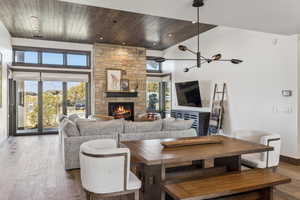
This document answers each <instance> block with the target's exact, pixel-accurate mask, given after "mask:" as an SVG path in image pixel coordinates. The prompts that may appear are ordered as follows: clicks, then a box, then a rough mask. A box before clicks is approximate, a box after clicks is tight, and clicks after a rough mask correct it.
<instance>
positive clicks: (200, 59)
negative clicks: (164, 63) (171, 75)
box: [177, 0, 243, 72]
mask: <svg viewBox="0 0 300 200" xmlns="http://www.w3.org/2000/svg"><path fill="white" fill-rule="evenodd" d="M202 6H204V2H203V0H194V2H193V7H195V8H197V42H198V44H197V45H198V46H197V52H195V51H193V50H191V49H189V48H188V47H186V46H184V45H179V46H178V48H179V50H181V51H188V52H190V53H192V54H194V55H196V57H197V59H196V60H197V65H195V66H192V67H187V68H185V69H184V72H188V71H189V70H190V69H192V68H196V67H197V68H201V65H202V64H204V63H211V62H217V61H218V62H231V63H232V64H240V63H241V62H243V61H242V60H239V59H221V58H222V54H216V55H214V56H212V57H211V58H205V57H204V56H202V55H201V52H200V15H199V13H200V7H202ZM177 60H181V59H177ZM182 60H188V59H182Z"/></svg>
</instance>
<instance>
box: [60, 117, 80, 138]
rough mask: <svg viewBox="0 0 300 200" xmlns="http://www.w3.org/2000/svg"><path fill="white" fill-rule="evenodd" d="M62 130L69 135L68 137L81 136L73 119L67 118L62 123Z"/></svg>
mask: <svg viewBox="0 0 300 200" xmlns="http://www.w3.org/2000/svg"><path fill="white" fill-rule="evenodd" d="M62 131H63V132H64V133H65V134H66V135H67V136H68V137H76V136H80V133H79V131H78V129H77V127H76V124H75V123H74V122H72V121H71V120H68V119H65V120H64V122H63V125H62Z"/></svg>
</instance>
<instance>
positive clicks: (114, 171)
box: [80, 139, 141, 200]
mask: <svg viewBox="0 0 300 200" xmlns="http://www.w3.org/2000/svg"><path fill="white" fill-rule="evenodd" d="M80 172H81V182H82V186H83V188H84V189H85V191H86V192H87V199H88V200H93V199H95V198H97V197H99V198H106V197H112V196H120V195H126V194H130V193H134V199H135V200H138V199H139V189H140V188H141V181H140V180H139V179H138V178H137V177H136V176H135V175H134V174H133V173H132V172H131V171H130V151H129V149H127V148H118V147H117V142H116V141H115V140H112V139H102V140H92V141H89V142H86V143H83V144H82V145H81V146H80Z"/></svg>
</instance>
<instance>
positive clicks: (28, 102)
mask: <svg viewBox="0 0 300 200" xmlns="http://www.w3.org/2000/svg"><path fill="white" fill-rule="evenodd" d="M38 113H39V102H38V81H26V80H25V81H23V80H18V81H16V126H17V127H16V132H17V134H22V135H23V134H37V133H38V132H39V131H38V123H39V120H38Z"/></svg>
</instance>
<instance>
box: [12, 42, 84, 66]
mask: <svg viewBox="0 0 300 200" xmlns="http://www.w3.org/2000/svg"><path fill="white" fill-rule="evenodd" d="M13 65H23V66H39V67H40V66H42V67H43V66H44V67H66V68H90V52H81V51H73V50H57V49H42V48H33V47H32V48H31V47H14V57H13Z"/></svg>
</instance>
